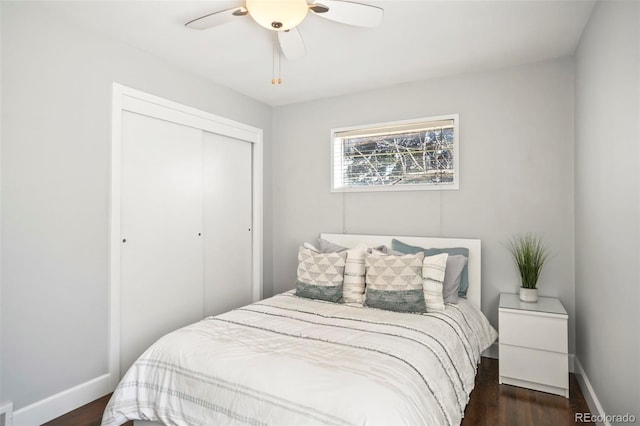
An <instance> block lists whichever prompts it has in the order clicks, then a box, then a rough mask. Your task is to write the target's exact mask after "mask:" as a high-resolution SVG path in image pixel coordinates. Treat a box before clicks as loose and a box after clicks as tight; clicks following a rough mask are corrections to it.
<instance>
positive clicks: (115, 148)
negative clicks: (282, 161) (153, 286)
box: [108, 83, 263, 389]
mask: <svg viewBox="0 0 640 426" xmlns="http://www.w3.org/2000/svg"><path fill="white" fill-rule="evenodd" d="M124 111H129V112H133V113H137V114H142V115H146V116H149V117H152V118H157V119H161V120H165V121H169V122H173V123H177V124H181V125H185V126H189V127H193V128H196V129H200V130H203V131H206V132H210V133H216V134H220V135H224V136H228V137H231V138H235V139H239V140H241V141H245V142H250V143H251V144H252V214H251V217H252V223H253V226H252V233H251V238H252V241H251V242H252V271H251V277H252V288H253V291H252V299H253V301H254V302H256V301H258V300H260V299H261V298H262V206H263V201H262V173H263V172H262V164H263V146H262V136H263V135H262V129H259V128H257V127H252V126H249V125H246V124H243V123H240V122H237V121H234V120H230V119H227V118H224V117H220V116H218V115H215V114H211V113H208V112H205V111H202V110H199V109H196V108H192V107H189V106H186V105H182V104H180V103H177V102H173V101H170V100H167V99H164V98H161V97H158V96H155V95H151V94H149V93H145V92H142V91H140V90H137V89H133V88H130V87H127V86H123V85H121V84H118V83H113V86H112V116H111V188H110V199H109V221H110V236H109V345H108V347H109V376H110V382H111V387H112V389H115V387H116V386H117V384H118V382H119V377H120V285H121V282H120V273H121V264H120V261H121V257H120V256H121V253H120V251H121V238H122V234H121V222H120V219H121V218H120V215H121V184H122V182H121V174H122V113H123V112H124Z"/></svg>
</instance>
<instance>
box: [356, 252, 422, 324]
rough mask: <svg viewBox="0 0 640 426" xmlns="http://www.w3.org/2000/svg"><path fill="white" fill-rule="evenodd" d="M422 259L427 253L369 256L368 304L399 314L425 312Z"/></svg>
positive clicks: (366, 300) (367, 276) (367, 266)
mask: <svg viewBox="0 0 640 426" xmlns="http://www.w3.org/2000/svg"><path fill="white" fill-rule="evenodd" d="M423 259H424V253H417V254H407V255H402V256H394V255H384V254H382V253H380V252H373V253H371V254H367V256H366V258H365V265H366V283H367V289H366V298H365V305H366V306H370V307H373V308H379V309H386V310H389V311H396V312H425V311H426V306H425V301H424V291H423V289H422V286H423V282H422V268H423Z"/></svg>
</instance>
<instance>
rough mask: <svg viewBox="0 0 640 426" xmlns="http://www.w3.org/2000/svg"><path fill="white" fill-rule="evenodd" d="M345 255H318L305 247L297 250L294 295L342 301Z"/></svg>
mask: <svg viewBox="0 0 640 426" xmlns="http://www.w3.org/2000/svg"><path fill="white" fill-rule="evenodd" d="M346 257H347V254H346V253H344V252H343V253H318V252H317V251H314V250H311V249H309V248H307V247H305V246H301V247H300V249H299V250H298V281H297V284H296V295H297V296H300V297H306V298H308V299H320V300H326V301H328V302H339V301H340V299H342V284H343V281H344V265H345V258H346Z"/></svg>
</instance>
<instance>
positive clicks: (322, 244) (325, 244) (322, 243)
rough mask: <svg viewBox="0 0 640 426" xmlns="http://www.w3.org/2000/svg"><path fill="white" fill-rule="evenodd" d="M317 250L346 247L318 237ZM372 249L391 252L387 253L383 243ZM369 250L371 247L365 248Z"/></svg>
mask: <svg viewBox="0 0 640 426" xmlns="http://www.w3.org/2000/svg"><path fill="white" fill-rule="evenodd" d="M318 250H320V253H340V252H343V251H345V250H347V247H342V246H341V245H339V244H335V243H332V242H331V241H327V240H325V239H322V238H318ZM373 250H378V251H381V252H382V253H384V254H391V253H387V251H388V248H387V246H385V245H381V246H377V247H373ZM371 251H372V250H371V248H369V249H368V250H367V252H368V253H371ZM394 254H397V255H403V254H406V253H400V252H395V253H394Z"/></svg>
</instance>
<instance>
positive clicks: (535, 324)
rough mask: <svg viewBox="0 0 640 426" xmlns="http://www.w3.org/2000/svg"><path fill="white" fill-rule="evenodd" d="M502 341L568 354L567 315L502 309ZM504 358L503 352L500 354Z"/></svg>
mask: <svg viewBox="0 0 640 426" xmlns="http://www.w3.org/2000/svg"><path fill="white" fill-rule="evenodd" d="M498 316H499V323H500V343H504V344H508V345H513V346H522V347H527V348H533V349H541V350H546V351H553V352H560V353H564V354H566V353H567V352H568V348H567V341H568V339H567V333H568V332H567V317H566V316H546V315H532V314H531V313H520V312H515V311H508V310H504V309H500V311H499V314H498ZM500 358H502V354H501V355H500Z"/></svg>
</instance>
